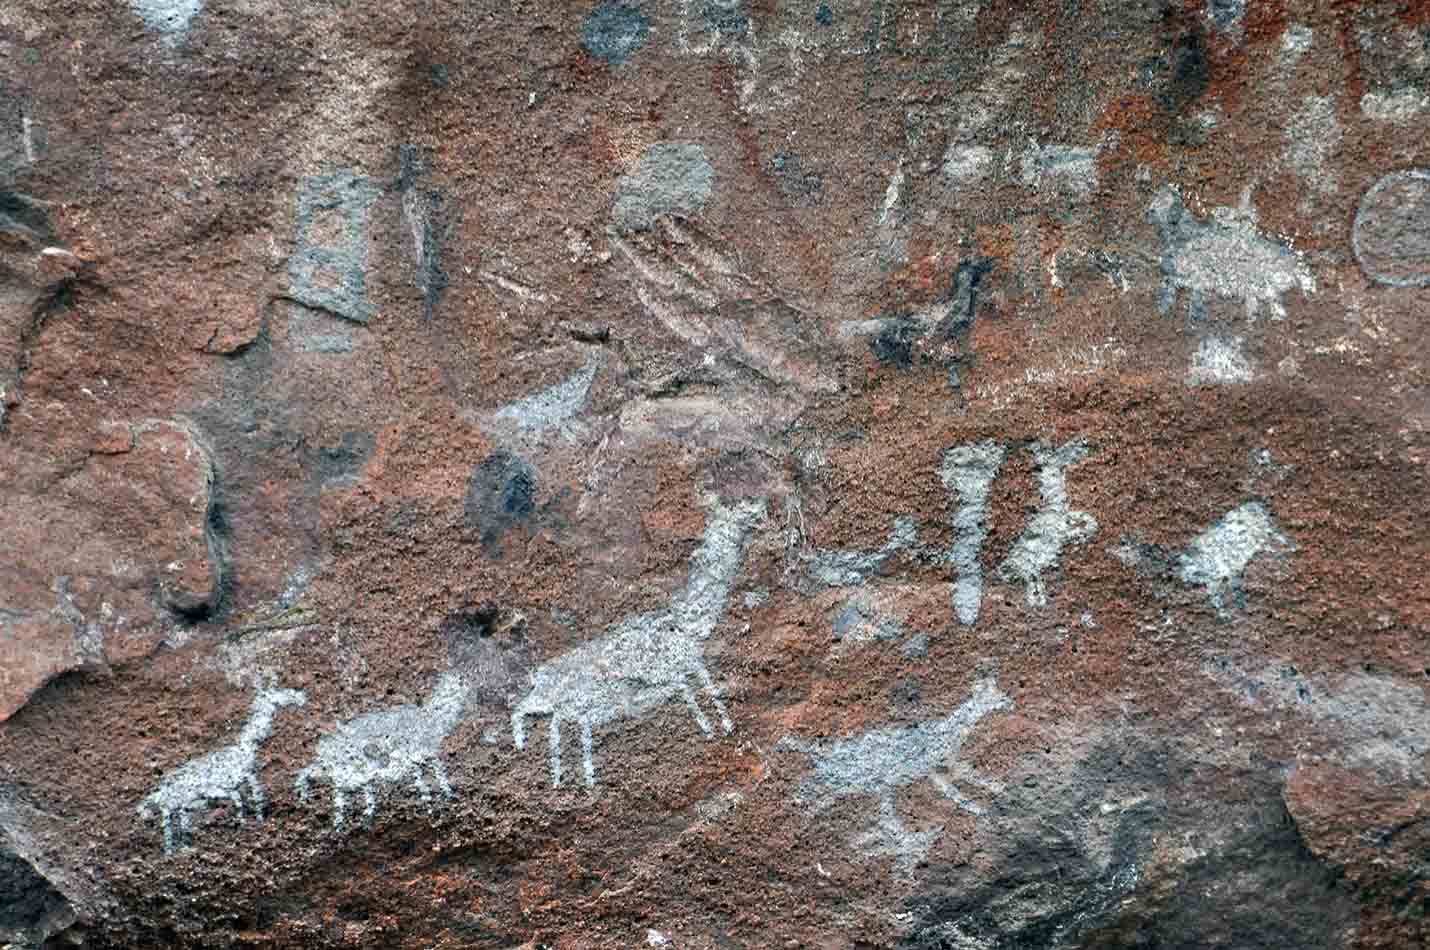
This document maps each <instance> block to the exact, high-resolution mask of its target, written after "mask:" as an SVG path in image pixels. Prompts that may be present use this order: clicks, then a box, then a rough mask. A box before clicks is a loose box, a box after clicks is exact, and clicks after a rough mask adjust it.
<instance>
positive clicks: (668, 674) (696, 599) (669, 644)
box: [511, 499, 765, 786]
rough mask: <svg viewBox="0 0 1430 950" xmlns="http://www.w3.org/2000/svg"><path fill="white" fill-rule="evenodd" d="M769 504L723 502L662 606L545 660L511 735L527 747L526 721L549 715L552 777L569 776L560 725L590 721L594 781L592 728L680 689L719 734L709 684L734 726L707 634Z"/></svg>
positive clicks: (586, 732)
mask: <svg viewBox="0 0 1430 950" xmlns="http://www.w3.org/2000/svg"><path fill="white" fill-rule="evenodd" d="M764 514H765V502H764V500H763V499H761V500H758V501H745V502H740V503H739V504H736V505H734V506H732V507H729V508H726V507H724V506H723V505H719V504H717V505H716V506H715V508H714V510H713V511H712V512H711V514H710V519H709V521H708V523H707V524H706V527H705V537H704V539H703V541H702V543H701V545H700V547H698V548H697V549H696V550H695V554H694V555H693V556H692V557H691V564H690V575H689V578H688V579H687V581H686V584H685V586H684V588H682V589H681V590H680V591H678V592H677V593H676V594H675V596H674V597H673V598H672V599H671V601H670V603H669V605H667V606H666V607H665V608H664V609H663V610H657V611H654V612H652V613H648V614H640V615H637V616H634V617H629V618H627V619H625V620H622V621H620V622H619V623H617V624H615V625H614V626H612V627H611V628H609V629H608V630H607V631H606V632H605V633H603V634H601V635H600V636H599V637H597V638H595V639H594V640H591V641H588V642H587V643H584V644H582V645H581V646H579V647H576V648H575V649H573V650H571V651H569V652H567V653H564V654H562V655H560V656H558V657H556V658H554V659H552V660H549V661H547V662H546V663H544V664H542V665H541V666H540V667H538V668H537V669H536V670H535V671H534V672H533V673H532V676H531V688H530V689H529V690H528V691H527V693H526V695H525V696H524V697H523V698H522V700H521V701H520V702H519V703H518V704H517V706H516V709H515V710H514V711H513V712H512V716H511V731H512V739H513V741H514V743H515V745H516V747H517V748H518V749H523V748H525V747H526V719H527V717H529V716H549V717H551V724H550V727H549V728H550V736H549V738H550V743H551V784H552V785H553V786H559V785H560V784H561V724H562V722H570V723H574V724H576V725H577V726H579V727H580V729H581V751H582V756H583V764H584V766H585V778H586V784H587V785H588V786H589V785H595V784H596V768H595V764H594V762H593V760H592V756H591V748H592V736H591V732H592V730H593V729H595V728H596V727H597V726H603V725H605V724H606V723H609V722H613V721H614V720H616V719H620V718H625V717H634V716H639V715H642V714H644V713H646V712H648V711H650V710H652V709H654V708H656V707H658V706H660V705H663V704H664V703H666V702H667V701H669V700H670V699H672V698H674V697H676V696H680V697H682V698H683V699H684V700H685V704H686V706H688V707H689V709H690V714H691V715H692V716H693V717H694V718H695V723H696V725H698V726H699V727H700V731H701V732H703V733H704V734H705V735H706V736H707V737H709V736H713V735H714V731H713V730H712V729H711V727H710V721H709V720H708V719H707V718H706V716H705V713H704V712H703V711H702V710H701V708H700V705H699V703H697V702H696V698H695V688H696V687H697V686H698V687H700V688H701V689H703V690H704V691H705V693H706V695H707V696H709V698H710V702H711V703H712V704H713V705H714V707H715V711H716V712H717V713H719V715H720V725H721V727H722V728H723V729H724V730H725V731H726V732H729V731H730V730H731V728H732V725H731V723H730V715H729V713H728V712H727V711H726V709H725V704H724V703H723V702H722V701H721V699H720V692H719V690H718V689H716V687H715V682H714V680H712V679H711V677H710V671H709V670H708V669H706V668H705V660H704V657H703V649H704V642H705V641H706V640H707V639H709V637H710V635H711V634H712V633H714V631H715V625H716V623H718V622H719V620H720V617H721V615H722V614H724V612H725V603H726V601H727V600H728V599H729V596H730V590H731V588H732V587H733V586H734V580H735V575H736V573H737V572H738V570H739V567H740V559H741V555H742V553H743V550H744V546H745V541H746V539H747V538H748V536H749V533H750V530H751V529H752V528H753V526H754V525H755V524H756V523H757V522H758V521H759V520H760V519H761V518H763V517H764Z"/></svg>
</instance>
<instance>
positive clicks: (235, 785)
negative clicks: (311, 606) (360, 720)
mask: <svg viewBox="0 0 1430 950" xmlns="http://www.w3.org/2000/svg"><path fill="white" fill-rule="evenodd" d="M305 702H307V696H306V695H305V694H304V693H303V691H302V690H297V689H263V690H260V691H259V692H258V695H257V696H255V697H254V699H253V709H252V711H251V712H250V713H249V714H248V720H247V721H246V722H245V723H244V724H243V729H242V731H241V732H239V734H238V741H237V742H235V743H234V744H233V745H229V746H224V747H223V748H221V749H215V750H214V751H213V752H210V753H208V754H207V755H201V756H199V757H198V758H196V759H190V760H189V761H187V762H185V763H184V764H183V765H181V766H179V767H178V768H176V769H174V771H172V772H170V773H169V774H168V775H165V776H164V778H163V779H162V780H161V781H160V782H159V786H158V787H157V788H156V789H154V791H153V792H151V793H150V794H149V795H148V797H146V798H145V799H144V800H143V801H142V802H140V803H139V806H138V809H137V810H138V812H139V817H141V818H144V819H146V820H147V819H149V818H151V817H153V815H154V813H155V812H158V814H159V823H160V825H161V826H162V827H163V829H164V853H165V854H173V853H174V851H175V850H176V849H177V848H178V847H180V846H181V845H183V844H186V843H187V841H188V837H189V833H190V827H189V811H190V810H191V809H194V808H199V807H201V806H204V805H207V804H208V803H209V802H212V801H224V800H226V801H229V802H232V803H233V807H234V811H235V813H236V814H237V815H238V817H239V819H240V820H242V819H243V818H244V817H245V813H244V801H243V792H244V789H245V787H246V788H247V790H248V797H249V801H250V803H251V804H252V806H253V817H254V818H255V819H257V820H258V821H262V820H263V787H262V786H261V785H259V784H258V775H257V774H256V773H255V771H254V768H253V764H254V757H255V756H256V755H257V753H258V747H259V746H260V745H262V744H263V742H264V740H265V739H267V738H268V734H269V733H270V732H272V731H273V715H274V713H276V712H277V711H278V710H279V709H280V708H282V707H284V706H301V705H303V704H304V703H305ZM176 822H177V824H178V826H179V828H178V834H175V829H174V825H175V823H176Z"/></svg>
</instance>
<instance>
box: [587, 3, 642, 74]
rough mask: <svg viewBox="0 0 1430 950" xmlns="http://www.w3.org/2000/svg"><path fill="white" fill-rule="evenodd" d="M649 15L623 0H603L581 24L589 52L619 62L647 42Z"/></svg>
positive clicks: (598, 57) (618, 63)
mask: <svg viewBox="0 0 1430 950" xmlns="http://www.w3.org/2000/svg"><path fill="white" fill-rule="evenodd" d="M649 35H650V18H649V17H647V16H646V15H645V14H644V13H642V12H641V11H640V9H639V8H637V7H633V6H629V5H627V4H624V3H603V4H601V5H600V6H598V7H596V9H594V10H592V11H591V13H590V15H589V16H587V17H586V22H585V24H584V25H583V26H582V28H581V45H582V46H583V47H585V49H586V52H588V53H590V54H591V55H592V56H594V57H596V58H597V59H599V60H602V61H604V62H605V63H607V64H608V65H611V66H619V65H620V64H622V63H624V62H625V61H626V60H628V59H630V58H631V55H632V54H634V53H635V51H636V50H638V49H640V48H641V46H642V45H643V44H644V43H645V41H646V37H647V36H649Z"/></svg>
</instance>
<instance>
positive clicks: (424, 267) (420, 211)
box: [396, 145, 455, 320]
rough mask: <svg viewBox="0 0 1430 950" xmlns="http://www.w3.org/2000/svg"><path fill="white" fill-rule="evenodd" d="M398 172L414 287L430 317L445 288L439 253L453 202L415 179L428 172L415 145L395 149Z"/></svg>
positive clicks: (451, 217) (450, 226) (449, 227)
mask: <svg viewBox="0 0 1430 950" xmlns="http://www.w3.org/2000/svg"><path fill="white" fill-rule="evenodd" d="M398 162H399V171H398V175H397V183H396V190H397V191H398V192H400V193H401V195H402V214H403V217H404V218H406V219H407V224H408V227H409V228H411V229H412V232H413V235H414V242H415V246H414V248H413V256H414V258H415V261H414V263H415V264H416V267H417V286H418V288H419V289H420V290H421V291H422V316H423V317H424V318H425V319H427V320H431V319H432V316H433V315H434V314H435V313H436V312H437V307H438V305H439V304H440V303H441V302H442V294H443V293H444V292H445V291H446V289H447V272H446V271H445V270H444V269H443V267H442V256H443V253H444V251H445V249H446V244H447V238H448V235H449V234H450V233H451V232H452V230H453V225H454V221H455V214H454V210H453V207H454V206H453V203H452V201H451V199H450V198H449V197H448V195H447V193H446V191H445V190H443V189H441V188H424V187H421V186H419V184H418V179H419V178H421V177H422V176H423V175H425V174H426V173H427V168H428V162H427V159H426V157H425V156H424V155H423V154H422V151H421V149H419V148H418V147H417V146H415V145H403V146H400V147H399V148H398Z"/></svg>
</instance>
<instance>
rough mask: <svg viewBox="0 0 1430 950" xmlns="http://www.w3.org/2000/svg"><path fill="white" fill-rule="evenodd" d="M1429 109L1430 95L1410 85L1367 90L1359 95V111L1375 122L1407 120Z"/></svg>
mask: <svg viewBox="0 0 1430 950" xmlns="http://www.w3.org/2000/svg"><path fill="white" fill-rule="evenodd" d="M1427 110H1430V96H1427V95H1426V94H1425V93H1423V92H1421V91H1420V90H1419V89H1416V88H1414V87H1412V86H1405V87H1403V88H1400V89H1391V90H1389V91H1375V92H1368V93H1366V94H1365V95H1363V96H1361V97H1360V111H1361V112H1362V113H1363V114H1364V115H1365V117H1366V118H1367V119H1374V120H1375V121H1377V122H1408V121H1410V120H1411V119H1413V118H1415V116H1417V115H1419V114H1420V113H1421V112H1425V111H1427Z"/></svg>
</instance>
